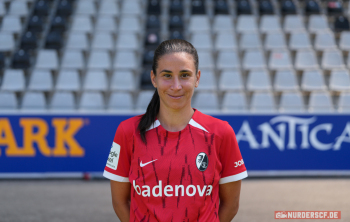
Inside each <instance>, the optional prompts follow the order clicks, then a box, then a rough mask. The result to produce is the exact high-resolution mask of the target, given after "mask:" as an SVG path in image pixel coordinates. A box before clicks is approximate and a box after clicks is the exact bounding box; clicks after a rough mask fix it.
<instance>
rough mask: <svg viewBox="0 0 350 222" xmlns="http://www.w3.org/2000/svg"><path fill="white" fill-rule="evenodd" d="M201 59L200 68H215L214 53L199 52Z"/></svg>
mask: <svg viewBox="0 0 350 222" xmlns="http://www.w3.org/2000/svg"><path fill="white" fill-rule="evenodd" d="M198 57H199V58H200V60H199V69H213V68H214V59H213V55H212V54H211V53H210V52H203V51H199V52H198Z"/></svg>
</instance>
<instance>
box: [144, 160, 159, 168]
mask: <svg viewBox="0 0 350 222" xmlns="http://www.w3.org/2000/svg"><path fill="white" fill-rule="evenodd" d="M156 160H157V159H155V160H152V161H149V162H147V163H142V160H141V163H140V167H144V166H146V165H147V164H150V163H152V162H154V161H156Z"/></svg>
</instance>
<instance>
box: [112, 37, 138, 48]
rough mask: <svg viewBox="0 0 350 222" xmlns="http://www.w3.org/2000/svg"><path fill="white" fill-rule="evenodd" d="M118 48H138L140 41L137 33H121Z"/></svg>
mask: <svg viewBox="0 0 350 222" xmlns="http://www.w3.org/2000/svg"><path fill="white" fill-rule="evenodd" d="M116 47H117V50H121V49H122V50H124V49H125V50H135V51H136V50H138V48H139V41H138V39H137V36H136V34H133V33H120V34H119V35H118V38H117V45H116Z"/></svg>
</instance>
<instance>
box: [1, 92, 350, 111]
mask: <svg viewBox="0 0 350 222" xmlns="http://www.w3.org/2000/svg"><path fill="white" fill-rule="evenodd" d="M152 96H153V91H141V92H140V93H139V95H138V96H137V99H136V103H134V102H133V95H132V94H130V93H126V92H114V93H111V94H110V95H109V96H108V98H107V97H106V98H105V97H104V95H103V94H102V93H99V92H84V93H82V94H81V95H80V96H77V95H76V94H74V93H71V92H60V91H57V92H55V93H53V94H52V95H50V96H45V94H43V93H40V92H32V91H28V92H26V93H25V94H24V95H23V96H22V98H20V100H18V98H17V96H16V94H14V93H11V92H0V110H4V109H16V108H17V107H21V109H24V110H25V109H42V110H45V109H46V108H50V109H57V110H62V109H63V110H67V109H76V108H79V109H81V110H104V109H106V108H107V109H109V110H116V111H131V110H134V109H136V110H138V111H142V112H144V111H145V109H146V108H147V105H148V103H149V101H150V99H151V98H152ZM47 97H48V98H47ZM276 98H277V97H275V96H274V95H273V94H272V93H269V92H266V93H254V94H253V95H252V96H251V98H250V99H248V96H247V95H245V94H244V93H242V92H238V93H234V92H229V93H226V94H225V95H224V96H223V100H222V105H221V106H220V104H219V100H218V96H217V95H216V94H215V93H197V94H196V95H195V96H194V98H193V103H192V105H193V107H195V108H198V109H200V110H202V111H204V112H206V111H219V110H221V111H227V112H242V111H248V110H250V111H252V112H275V111H277V107H278V109H279V110H280V111H281V112H306V111H309V112H333V111H334V109H335V106H334V105H333V104H334V103H333V101H332V97H331V95H330V94H328V93H327V92H313V93H311V94H310V96H309V98H308V100H309V102H308V105H305V100H306V97H305V98H304V96H302V94H301V93H297V92H286V93H283V94H282V95H281V96H280V98H279V104H278V106H277V105H276ZM47 100H49V103H47ZM78 100H79V101H78ZM19 101H21V104H20V106H19ZM76 104H79V105H78V106H77V105H76ZM134 104H136V105H135V106H134ZM349 104H350V93H345V92H344V93H342V94H340V96H339V98H338V103H337V105H336V107H337V109H338V111H339V112H350V105H349ZM306 108H307V109H306Z"/></svg>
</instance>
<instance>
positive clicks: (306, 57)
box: [295, 50, 319, 69]
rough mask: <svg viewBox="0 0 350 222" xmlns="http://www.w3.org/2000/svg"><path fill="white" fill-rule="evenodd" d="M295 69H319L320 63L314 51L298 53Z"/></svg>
mask: <svg viewBox="0 0 350 222" xmlns="http://www.w3.org/2000/svg"><path fill="white" fill-rule="evenodd" d="M295 67H296V68H297V69H316V68H318V67H319V66H318V62H317V59H316V55H315V53H314V52H313V51H312V50H300V51H297V54H296V59H295Z"/></svg>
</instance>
